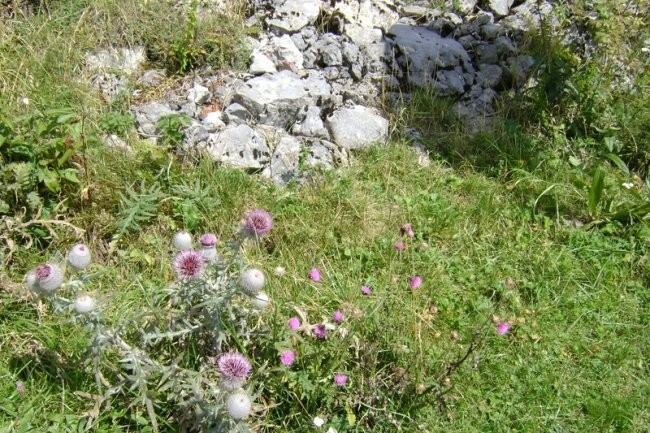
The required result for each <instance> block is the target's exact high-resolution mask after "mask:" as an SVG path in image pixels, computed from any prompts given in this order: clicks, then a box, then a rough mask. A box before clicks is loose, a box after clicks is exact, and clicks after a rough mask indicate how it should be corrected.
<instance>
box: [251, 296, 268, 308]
mask: <svg viewBox="0 0 650 433" xmlns="http://www.w3.org/2000/svg"><path fill="white" fill-rule="evenodd" d="M270 303H271V300H270V299H269V295H267V294H266V293H264V292H259V293H258V294H257V295H254V296H253V297H252V298H251V304H253V308H255V309H257V310H263V309H265V308H266V307H268V306H269V304H270Z"/></svg>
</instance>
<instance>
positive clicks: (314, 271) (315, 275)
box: [309, 268, 320, 282]
mask: <svg viewBox="0 0 650 433" xmlns="http://www.w3.org/2000/svg"><path fill="white" fill-rule="evenodd" d="M309 279H310V280H312V281H316V282H318V281H320V271H319V270H318V268H311V271H309Z"/></svg>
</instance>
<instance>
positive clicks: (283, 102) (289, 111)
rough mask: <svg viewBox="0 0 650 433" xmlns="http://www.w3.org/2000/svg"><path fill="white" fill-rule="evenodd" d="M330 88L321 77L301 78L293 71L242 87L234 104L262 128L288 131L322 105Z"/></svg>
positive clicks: (250, 81) (261, 78)
mask: <svg viewBox="0 0 650 433" xmlns="http://www.w3.org/2000/svg"><path fill="white" fill-rule="evenodd" d="M330 96H331V87H330V85H329V84H328V83H327V81H326V80H325V79H324V78H323V77H321V76H318V75H310V76H308V77H306V78H301V77H300V76H299V75H297V74H295V73H293V72H291V71H280V72H278V73H277V74H266V75H262V76H260V77H255V78H252V79H250V80H248V81H246V82H245V83H244V85H242V86H240V87H239V88H238V89H237V91H236V92H235V94H234V96H233V100H235V101H236V102H238V103H240V104H241V105H242V106H244V107H245V108H246V109H247V110H248V111H249V112H250V113H251V114H252V115H253V117H254V118H255V119H256V120H257V121H258V122H259V123H261V124H265V125H275V126H278V127H281V128H283V127H287V126H288V125H290V124H292V123H294V122H295V121H296V120H297V119H299V118H300V117H302V115H304V114H303V113H305V112H306V111H307V107H309V106H311V105H322V104H323V103H324V102H327V100H328V99H329V98H330Z"/></svg>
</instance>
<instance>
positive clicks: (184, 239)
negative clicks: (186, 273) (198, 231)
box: [173, 231, 192, 251]
mask: <svg viewBox="0 0 650 433" xmlns="http://www.w3.org/2000/svg"><path fill="white" fill-rule="evenodd" d="M173 243H174V247H176V249H178V250H180V251H185V250H191V249H192V235H190V234H189V233H188V232H183V231H181V232H177V233H176V234H175V235H174V241H173Z"/></svg>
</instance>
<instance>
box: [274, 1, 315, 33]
mask: <svg viewBox="0 0 650 433" xmlns="http://www.w3.org/2000/svg"><path fill="white" fill-rule="evenodd" d="M320 5H321V2H320V0H277V1H276V2H275V6H274V10H273V14H272V16H271V19H269V20H267V21H266V24H267V25H268V26H269V28H271V29H272V30H275V31H276V32H278V33H295V32H297V31H299V30H300V29H302V28H303V27H305V26H307V25H309V24H314V22H316V19H317V18H318V14H319V12H320Z"/></svg>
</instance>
